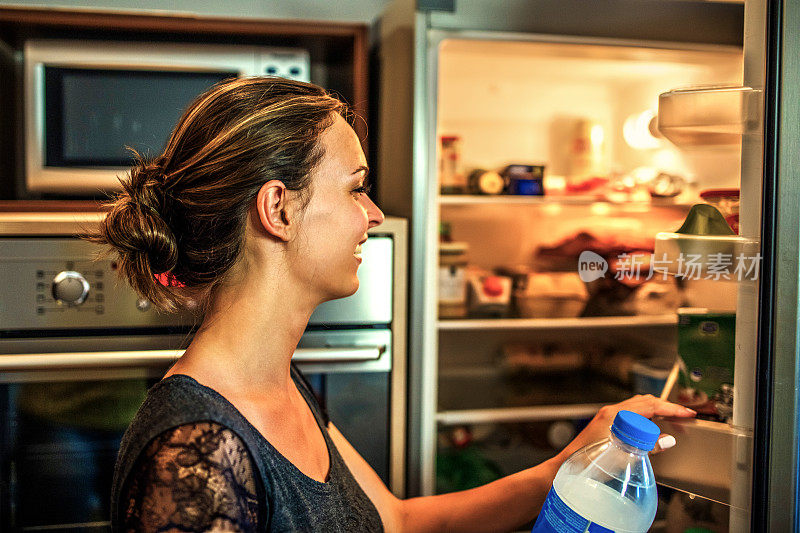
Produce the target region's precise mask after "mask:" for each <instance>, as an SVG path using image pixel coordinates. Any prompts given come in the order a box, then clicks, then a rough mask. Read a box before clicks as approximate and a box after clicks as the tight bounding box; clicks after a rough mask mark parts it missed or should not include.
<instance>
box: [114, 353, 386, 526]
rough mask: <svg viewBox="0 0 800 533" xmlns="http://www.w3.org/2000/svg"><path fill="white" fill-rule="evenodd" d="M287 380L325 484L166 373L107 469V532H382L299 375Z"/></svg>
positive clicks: (219, 400) (225, 407) (197, 387)
mask: <svg viewBox="0 0 800 533" xmlns="http://www.w3.org/2000/svg"><path fill="white" fill-rule="evenodd" d="M292 377H293V379H294V381H295V383H296V384H297V387H298V389H299V390H300V392H301V394H302V395H303V397H304V398H305V400H306V402H308V404H309V406H310V407H311V410H312V412H313V413H314V417H315V418H316V419H317V423H318V424H319V426H320V428H321V430H322V434H323V436H324V438H325V443H326V444H327V446H328V453H329V456H330V471H329V475H328V481H327V482H325V483H321V482H319V481H316V480H314V479H312V478H310V477H308V476H306V475H305V474H303V473H302V472H301V471H300V470H298V469H297V468H296V467H295V466H294V465H293V464H292V463H291V462H290V461H289V460H288V459H286V458H285V457H284V456H283V455H281V454H280V453H279V452H278V451H277V450H276V449H275V448H274V447H272V445H270V443H269V442H268V441H267V440H266V439H265V438H264V437H263V436H262V435H261V434H260V433H259V432H258V431H257V430H256V429H255V428H254V427H253V426H252V425H250V423H249V422H248V421H247V420H246V419H245V418H244V416H242V414H241V413H240V412H239V411H238V410H237V409H236V408H235V407H234V406H233V405H232V404H231V403H230V402H228V401H227V400H226V399H225V398H224V397H223V396H222V395H220V394H219V393H217V392H216V391H214V390H213V389H210V388H208V387H205V386H203V385H201V384H199V383H198V382H197V381H195V380H194V379H192V378H190V377H189V376H185V375H181V374H175V375H172V376H170V377H168V378H166V379H164V380H162V381H161V382H159V383H157V384H156V385H155V386H154V387H153V388H152V389H150V391H149V392H148V395H147V398H146V400H145V402H144V404H142V407H141V408H140V409H139V412H138V413H137V415H136V417H135V418H134V421H133V422H132V423H131V426H130V427H129V428H128V431H127V432H126V433H125V437H124V438H123V440H122V445H121V447H120V454H119V457H118V459H117V465H116V469H115V472H114V486H113V489H112V529H113V530H114V531H325V532H328V531H330V532H348V533H349V532H359V531H363V532H372V531H383V526H382V523H381V520H380V516H379V515H378V512H377V510H376V509H375V506H374V505H373V504H372V502H371V501H370V500H369V498H368V497H367V496H366V494H365V493H364V491H363V490H361V487H360V486H359V485H358V483H357V482H356V480H355V478H354V477H353V475H352V473H351V472H350V470H349V469H348V468H347V465H346V464H345V463H344V460H343V459H342V457H341V455H339V452H338V451H337V449H336V447H335V446H334V444H333V442H332V441H331V438H330V436H329V435H328V431H327V417H326V415H325V413H324V412H323V411H322V409H320V407H319V405H318V404H317V402H316V399H315V398H314V397H313V393H312V392H311V389H310V387H309V386H308V384H307V382H306V381H305V379H304V378H303V377H302V375H301V374H300V372H299V371H298V370H297V369H295V368H294V367H292Z"/></svg>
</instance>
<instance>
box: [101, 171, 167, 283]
mask: <svg viewBox="0 0 800 533" xmlns="http://www.w3.org/2000/svg"><path fill="white" fill-rule="evenodd" d="M162 177H163V169H162V168H161V166H160V165H158V164H153V163H151V164H146V163H140V164H139V165H136V166H135V167H133V168H132V169H131V173H130V180H123V181H122V185H123V188H124V192H123V193H122V194H121V196H120V197H119V198H118V199H117V202H115V204H114V207H113V209H112V210H111V212H109V214H108V216H107V217H106V219H105V223H104V233H105V237H106V240H107V241H108V243H109V244H110V245H112V246H113V247H115V248H116V249H117V251H118V252H119V254H120V257H121V258H123V259H127V260H128V262H129V264H130V267H131V269H132V270H134V271H136V273H139V274H143V275H145V276H147V277H150V278H152V276H153V275H155V274H161V273H164V272H169V271H171V270H172V269H174V268H175V265H176V264H177V263H178V243H177V241H176V239H175V235H174V234H173V233H172V230H171V229H170V227H169V225H168V224H167V222H166V221H165V220H164V218H163V216H162V215H161V213H160V211H159V207H160V206H161V205H163V203H164V202H163V192H162V191H161V183H160V182H161V179H162Z"/></svg>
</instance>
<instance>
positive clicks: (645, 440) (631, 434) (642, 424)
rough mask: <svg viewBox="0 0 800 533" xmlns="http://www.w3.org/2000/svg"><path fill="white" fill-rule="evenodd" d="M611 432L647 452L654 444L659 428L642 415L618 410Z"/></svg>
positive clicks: (659, 431) (626, 442)
mask: <svg viewBox="0 0 800 533" xmlns="http://www.w3.org/2000/svg"><path fill="white" fill-rule="evenodd" d="M611 433H613V434H614V435H615V436H616V437H617V438H618V439H619V440H621V441H622V442H624V443H625V444H628V445H630V446H634V447H636V448H639V449H640V450H644V451H646V452H649V451H650V450H652V449H653V447H654V446H655V445H656V441H657V440H658V436H659V435H661V430H660V429H659V427H658V426H657V425H655V424H654V423H653V422H651V421H650V420H648V419H646V418H645V417H643V416H642V415H639V414H636V413H634V412H632V411H620V412H619V413H617V417H616V418H614V423H613V424H612V425H611Z"/></svg>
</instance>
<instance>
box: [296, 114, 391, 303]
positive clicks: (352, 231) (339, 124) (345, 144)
mask: <svg viewBox="0 0 800 533" xmlns="http://www.w3.org/2000/svg"><path fill="white" fill-rule="evenodd" d="M320 145H321V147H322V149H323V150H324V155H323V157H322V160H321V161H320V163H319V164H318V165H317V168H316V169H315V170H314V172H313V173H312V175H311V187H310V195H311V198H310V200H309V202H308V205H307V206H306V208H305V210H304V212H303V215H302V219H301V221H300V230H299V232H298V235H297V239H296V240H295V242H294V243H293V244H294V245H295V246H296V248H295V249H296V251H297V255H296V259H295V261H293V264H294V265H295V267H296V268H297V269H298V270H299V272H298V273H299V275H300V278H301V280H302V281H303V282H305V283H307V284H308V285H309V286H311V287H314V288H316V289H317V290H319V291H320V293H321V296H322V298H323V300H332V299H334V298H342V297H345V296H349V295H351V294H353V293H354V292H356V290H358V277H357V270H358V266H359V264H361V245H362V244H363V243H364V241H366V240H367V229H369V228H371V227H374V226H377V225H378V224H380V223H382V222H383V220H384V217H383V213H382V212H381V210H380V209H378V207H377V206H376V205H375V204H374V203H373V202H372V200H370V198H369V197H368V196H367V194H366V192H365V189H364V186H365V179H366V174H367V162H366V158H365V157H364V152H363V150H362V149H361V143H360V142H359V140H358V137H357V136H356V133H355V131H353V128H351V127H350V125H349V124H348V123H347V122H346V121H345V120H344V119H343V118H342V117H341V116H339V115H337V116H336V121H335V122H334V124H333V125H332V126H330V127H329V128H328V129H326V130H325V131H324V132H323V133H322V135H321V137H320Z"/></svg>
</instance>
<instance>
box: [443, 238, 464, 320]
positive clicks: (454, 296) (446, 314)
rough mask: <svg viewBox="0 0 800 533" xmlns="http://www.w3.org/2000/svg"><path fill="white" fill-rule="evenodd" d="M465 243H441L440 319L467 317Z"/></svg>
mask: <svg viewBox="0 0 800 533" xmlns="http://www.w3.org/2000/svg"><path fill="white" fill-rule="evenodd" d="M468 250H469V245H468V244H467V243H465V242H442V243H439V318H464V317H465V316H467V278H466V268H467V252H468Z"/></svg>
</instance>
